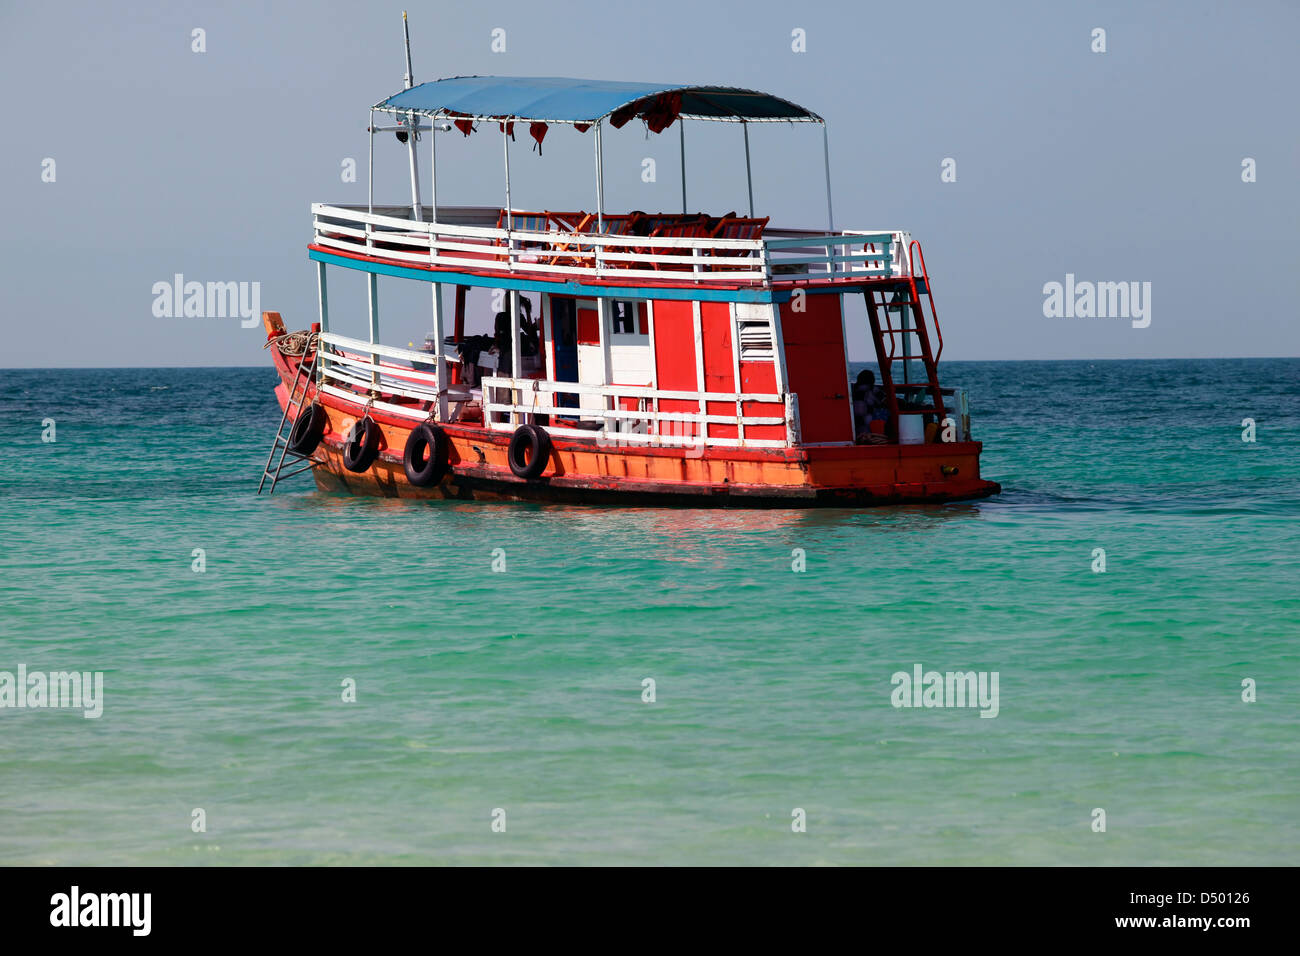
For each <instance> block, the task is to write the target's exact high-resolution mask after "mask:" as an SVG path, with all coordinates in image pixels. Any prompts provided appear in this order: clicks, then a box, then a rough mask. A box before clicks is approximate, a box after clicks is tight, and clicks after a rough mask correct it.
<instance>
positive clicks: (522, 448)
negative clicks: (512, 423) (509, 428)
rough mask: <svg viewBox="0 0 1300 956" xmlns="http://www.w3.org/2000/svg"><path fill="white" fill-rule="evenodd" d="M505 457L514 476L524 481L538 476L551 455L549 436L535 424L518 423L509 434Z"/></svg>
mask: <svg viewBox="0 0 1300 956" xmlns="http://www.w3.org/2000/svg"><path fill="white" fill-rule="evenodd" d="M506 457H507V458H508V459H509V460H510V470H511V471H513V472H514V473H515V477H516V478H522V479H524V480H525V481H531V480H532V479H534V478H540V477H541V475H542V472H543V471H545V470H546V463H547V461H548V460H550V457H551V436H550V435H548V434H547V433H546V429H545V428H540V427H538V426H537V425H520V426H519V427H518V428H516V429H515V433H514V434H513V435H511V436H510V448H509V450H508V451H507V452H506Z"/></svg>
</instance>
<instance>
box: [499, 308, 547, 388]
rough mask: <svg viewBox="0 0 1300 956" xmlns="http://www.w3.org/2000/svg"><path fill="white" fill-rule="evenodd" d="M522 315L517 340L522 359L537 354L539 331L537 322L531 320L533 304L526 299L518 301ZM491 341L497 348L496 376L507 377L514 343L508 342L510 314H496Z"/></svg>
mask: <svg viewBox="0 0 1300 956" xmlns="http://www.w3.org/2000/svg"><path fill="white" fill-rule="evenodd" d="M520 303H521V305H522V306H523V311H524V314H523V315H522V316H521V317H520V319H519V339H520V344H521V348H520V350H519V355H520V356H521V357H522V358H531V357H533V356H535V355H537V354H538V352H539V345H540V340H539V330H538V327H537V320H536V319H534V318H533V303H532V301H531V300H529V299H527V298H523V299H521V300H520ZM493 339H494V341H495V344H496V347H497V368H498V369H499V371H498V372H497V374H498V375H509V374H510V371H511V369H513V368H514V343H512V342H511V341H510V313H509V312H498V313H497V316H496V322H495V325H494V332H493Z"/></svg>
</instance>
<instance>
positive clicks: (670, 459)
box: [271, 349, 1001, 508]
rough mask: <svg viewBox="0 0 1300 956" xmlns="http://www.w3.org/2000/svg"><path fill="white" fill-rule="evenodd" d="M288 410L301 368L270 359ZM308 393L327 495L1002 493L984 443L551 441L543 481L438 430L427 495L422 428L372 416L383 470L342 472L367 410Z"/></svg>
mask: <svg viewBox="0 0 1300 956" xmlns="http://www.w3.org/2000/svg"><path fill="white" fill-rule="evenodd" d="M271 352H272V355H273V356H274V359H275V365H276V370H277V371H278V372H279V374H280V378H281V385H280V386H279V387H277V388H276V396H277V398H278V399H279V402H280V406H281V408H283V407H284V406H285V404H286V403H287V401H288V389H289V387H290V384H291V383H292V381H293V377H294V375H295V373H296V372H297V367H298V361H299V360H298V359H297V358H294V357H286V356H283V355H281V354H280V353H279V351H278V350H276V349H272V350H271ZM314 391H315V390H314V388H313V389H311V390H310V391H309V395H310V396H312V397H313V398H315V400H316V401H318V402H319V403H320V404H321V405H322V406H323V408H324V409H325V411H326V414H327V416H328V421H329V424H328V426H327V427H326V429H325V434H324V437H323V438H322V440H321V443H320V445H319V446H318V447H317V449H316V451H315V452H314V454H313V456H312V457H313V460H314V461H315V466H314V467H313V468H312V472H313V474H314V475H315V477H316V483H317V486H318V487H320V488H321V489H322V490H327V491H340V492H349V493H353V494H365V495H380V496H384V497H396V498H454V499H469V500H478V499H512V500H544V501H568V502H581V503H592V504H598V503H599V504H604V503H615V504H629V505H645V504H656V505H657V504H676V505H685V506H688V507H716V506H720V505H722V506H728V505H729V506H733V507H793V508H800V507H813V506H825V505H830V506H836V505H839V506H862V505H883V504H899V503H905V502H942V501H960V500H964V499H970V498H982V497H987V496H988V495H992V494H996V493H997V492H998V491H1000V490H1001V489H1000V487H999V486H998V484H997V483H996V482H992V481H984V480H982V479H981V478H980V477H979V454H980V449H981V443H980V442H961V443H949V444H928V445H851V446H835V447H795V448H775V449H735V448H726V449H721V448H706V449H703V450H700V449H694V450H687V449H680V448H645V447H640V446H633V447H628V446H621V447H608V446H602V445H600V444H598V443H597V441H596V439H595V438H594V437H593V438H591V439H572V438H564V437H560V436H554V437H553V438H552V446H553V447H552V450H551V455H550V461H549V462H548V463H547V467H546V469H545V471H544V472H543V475H542V477H540V478H537V479H533V480H525V479H521V478H518V477H516V476H515V474H514V473H513V472H512V471H511V470H510V466H509V463H508V461H507V458H506V452H507V448H508V446H509V442H510V434H509V433H508V432H498V431H492V430H489V429H487V428H485V427H483V426H482V425H478V424H458V423H454V422H448V423H443V424H442V425H441V427H442V429H443V430H444V431H445V432H446V434H447V437H448V439H449V446H450V449H449V456H448V461H449V465H450V468H449V472H448V474H447V476H446V477H445V478H444V479H443V481H442V482H441V483H440V484H438V485H436V486H433V487H430V488H421V487H416V486H414V485H412V484H411V483H410V482H409V481H408V480H407V478H406V472H405V469H404V468H403V464H402V453H403V449H404V448H405V446H406V440H407V438H408V437H409V435H410V433H411V430H412V428H413V427H414V425H415V423H414V422H412V421H410V420H409V419H403V418H398V417H392V416H387V415H384V414H382V413H377V412H373V411H372V412H371V418H373V419H374V420H375V422H376V423H377V424H378V425H379V426H380V430H381V432H382V435H383V438H382V441H381V444H380V453H379V458H378V460H376V461H375V463H374V464H373V465H371V467H370V468H369V469H367V470H366V471H365V472H363V473H354V472H351V471H349V470H348V469H347V468H345V467H344V465H343V435H344V433H345V432H346V431H347V429H348V428H349V427H350V425H351V423H352V422H353V421H355V420H357V419H359V418H360V417H361V416H362V415H364V414H365V406H364V403H363V402H362V401H357V402H349V401H347V400H345V399H340V398H336V397H335V396H333V395H321V396H316V395H315V394H314Z"/></svg>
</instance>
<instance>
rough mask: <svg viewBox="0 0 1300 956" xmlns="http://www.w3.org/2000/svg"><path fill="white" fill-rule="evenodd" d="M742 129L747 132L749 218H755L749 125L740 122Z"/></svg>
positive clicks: (746, 176)
mask: <svg viewBox="0 0 1300 956" xmlns="http://www.w3.org/2000/svg"><path fill="white" fill-rule="evenodd" d="M740 128H741V129H742V130H744V131H745V183H746V184H747V185H748V186H749V218H750V219H753V218H754V176H753V174H752V173H751V172H750V170H749V123H747V122H746V121H745V120H741V121H740Z"/></svg>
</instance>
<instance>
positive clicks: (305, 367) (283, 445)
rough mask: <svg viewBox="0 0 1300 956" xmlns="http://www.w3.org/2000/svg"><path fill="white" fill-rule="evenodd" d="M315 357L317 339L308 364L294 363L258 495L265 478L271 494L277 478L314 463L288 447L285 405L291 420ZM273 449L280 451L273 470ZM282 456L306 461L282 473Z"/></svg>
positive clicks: (290, 428)
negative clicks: (295, 368) (300, 389)
mask: <svg viewBox="0 0 1300 956" xmlns="http://www.w3.org/2000/svg"><path fill="white" fill-rule="evenodd" d="M309 342H310V340H309ZM304 358H306V356H304ZM319 358H320V343H319V342H317V343H316V345H315V348H314V349H312V356H311V362H310V364H309V363H307V362H305V361H303V362H299V363H298V372H297V374H296V375H294V377H293V385H292V387H291V388H290V389H289V400H288V401H287V402H285V403H284V414H283V415H281V416H280V427H279V428H277V429H276V430H275V440H274V441H272V442H271V451H270V452H269V453H268V454H267V456H266V465H265V466H264V467H263V468H262V480H261V481H259V482H258V483H257V493H258V494H259V495H260V494H261V493H262V487H263V486H264V485H265V484H266V479H268V478H270V479H271V487H270V488H268V489H267V490H266V493H267V494H268V495H273V494H275V486H276V485H277V484H278V483H279V482H280V480H281V479H283V478H291V477H293V476H294V475H297V474H301V473H302V472H304V471H307V470H308V469H309V468H311V466H312V464H314V462H313V461H312V458H311V456H310V455H300V454H298V453H297V452H293V451H290V450H289V436H290V435H291V434H292V433H293V425H292V423H290V422H289V409H291V408H292V409H293V420H294V421H295V422H296V421H297V420H298V413H299V412H301V411H302V406H303V402H305V401H306V400H307V389H308V388H309V387H310V385H311V383H312V382H313V381H314V380H315V378H316V362H317V360H318V359H319ZM300 382H301V383H302V394H301V395H299V394H298V383H300ZM286 425H288V428H287V429H286V428H285V426H286ZM277 450H278V451H279V452H280V457H279V459H278V460H277V461H276V462H275V468H274V470H272V468H271V460H272V459H274V458H275V453H276V451H277ZM286 458H288V459H289V463H290V464H291V465H292V464H293V463H295V462H306V464H304V465H302V467H300V468H295V469H293V470H292V471H290V472H288V473H287V474H285V473H283V471H284V464H285V459H286Z"/></svg>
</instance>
